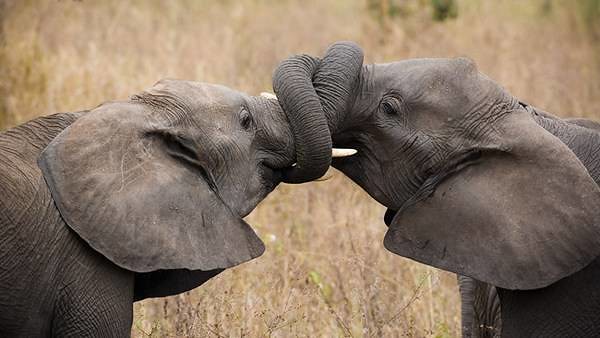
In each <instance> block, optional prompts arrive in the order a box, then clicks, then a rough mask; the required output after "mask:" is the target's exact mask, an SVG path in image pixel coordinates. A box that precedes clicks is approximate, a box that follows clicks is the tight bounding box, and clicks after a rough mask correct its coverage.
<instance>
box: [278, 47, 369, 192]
mask: <svg viewBox="0 0 600 338" xmlns="http://www.w3.org/2000/svg"><path fill="white" fill-rule="evenodd" d="M362 60H363V53H362V50H361V49H360V47H358V46H357V45H356V44H354V43H352V42H340V43H336V44H333V45H332V46H330V47H329V48H328V49H327V51H326V53H325V56H324V57H323V59H322V60H319V59H317V58H313V57H311V56H308V55H296V56H292V57H290V58H289V59H287V60H284V61H283V62H281V64H280V65H279V66H278V67H277V69H276V70H275V73H274V75H273V90H274V91H275V93H276V94H277V97H278V99H279V102H280V104H281V106H282V108H283V109H284V111H285V112H286V114H287V116H288V120H289V122H290V126H291V129H292V134H293V137H294V142H295V146H296V166H294V167H291V168H289V169H287V170H285V171H284V173H283V181H284V182H286V183H303V182H307V181H311V180H314V179H317V178H319V177H321V176H323V174H325V172H326V171H327V169H328V168H329V165H330V164H331V154H332V141H331V132H334V131H335V130H336V129H337V126H338V125H339V123H340V121H341V120H342V119H343V115H344V113H345V111H346V107H347V102H348V99H349V98H350V96H351V92H352V90H353V88H354V84H355V83H356V80H357V78H358V77H359V74H360V70H361V68H362Z"/></svg>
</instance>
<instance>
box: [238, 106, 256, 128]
mask: <svg viewBox="0 0 600 338" xmlns="http://www.w3.org/2000/svg"><path fill="white" fill-rule="evenodd" d="M240 124H241V125H242V128H244V129H246V130H249V129H250V128H252V127H253V125H254V120H253V118H252V114H250V112H249V111H248V110H246V109H245V108H244V109H242V111H241V112H240Z"/></svg>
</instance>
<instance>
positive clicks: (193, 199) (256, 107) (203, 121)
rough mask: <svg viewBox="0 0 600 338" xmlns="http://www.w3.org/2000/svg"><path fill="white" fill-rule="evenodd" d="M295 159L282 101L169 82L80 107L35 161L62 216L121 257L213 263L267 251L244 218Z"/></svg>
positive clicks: (177, 265)
mask: <svg viewBox="0 0 600 338" xmlns="http://www.w3.org/2000/svg"><path fill="white" fill-rule="evenodd" d="M326 136H327V137H329V134H326ZM294 161H295V147H294V143H293V137H292V135H291V130H290V129H289V125H288V121H287V119H286V116H285V115H284V114H283V112H282V110H281V107H280V105H279V104H278V102H277V101H276V100H274V99H269V98H264V97H250V96H247V95H245V94H242V93H239V92H236V91H233V90H231V89H228V88H226V87H222V86H218V85H210V84H203V83H197V82H190V81H177V80H163V81H160V82H158V83H157V84H156V85H155V86H154V87H152V88H151V89H149V90H147V91H145V92H143V93H141V94H138V95H134V96H133V97H131V98H130V99H129V100H127V101H124V102H111V103H106V104H103V105H100V106H98V107H97V108H95V109H93V110H91V111H89V112H86V113H84V114H83V115H82V116H81V117H80V118H79V119H77V120H76V121H75V122H74V123H73V124H72V125H70V126H69V127H68V128H66V129H65V130H64V131H63V132H62V133H61V134H60V135H59V136H57V137H56V138H55V139H54V140H53V141H52V142H51V143H50V144H49V145H48V146H47V148H46V149H45V150H44V151H43V153H42V155H41V157H40V159H39V166H40V168H41V169H42V172H43V174H44V177H45V179H46V181H47V184H48V186H49V188H50V191H51V194H52V196H53V199H54V201H55V203H56V206H57V207H58V209H59V211H60V213H61V215H62V217H63V218H64V220H65V221H66V223H67V224H68V225H69V226H70V227H71V228H72V229H73V230H74V231H75V232H76V233H77V234H79V236H80V237H81V238H83V239H84V240H85V241H86V242H87V243H89V245H90V246H91V247H92V248H94V249H95V250H97V251H98V252H100V253H101V254H103V255H104V256H106V257H107V258H109V259H110V260H111V261H112V262H114V263H115V264H117V265H119V266H121V267H123V268H125V269H128V270H131V271H135V272H149V271H156V270H163V269H189V270H203V271H208V270H214V269H224V268H228V267H231V266H234V265H237V264H240V263H242V262H244V261H247V260H249V259H252V258H254V257H257V256H259V255H261V254H262V252H263V251H264V246H263V243H262V242H261V241H260V239H259V238H258V237H257V236H256V234H255V233H254V232H253V231H252V229H251V228H250V227H249V226H248V224H247V223H245V222H244V220H243V219H242V218H243V217H244V216H246V215H247V214H248V213H249V212H250V211H251V210H252V209H253V208H254V207H255V206H256V205H257V204H258V202H259V201H261V200H262V199H263V198H264V197H265V196H266V195H267V194H268V193H269V192H271V191H272V190H273V189H274V188H275V186H276V185H277V184H278V183H279V182H280V181H281V177H282V174H281V173H282V171H283V170H284V168H289V167H291V165H292V164H293V162H294ZM307 164H310V163H304V165H307Z"/></svg>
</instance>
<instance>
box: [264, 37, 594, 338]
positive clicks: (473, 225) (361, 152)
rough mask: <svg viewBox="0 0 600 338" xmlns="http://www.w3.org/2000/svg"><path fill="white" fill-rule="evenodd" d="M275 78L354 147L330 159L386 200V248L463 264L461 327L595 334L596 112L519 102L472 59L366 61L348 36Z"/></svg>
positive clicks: (297, 58)
mask: <svg viewBox="0 0 600 338" xmlns="http://www.w3.org/2000/svg"><path fill="white" fill-rule="evenodd" d="M273 89H274V91H275V94H276V95H277V98H278V99H279V102H280V104H281V106H282V107H283V109H284V110H285V111H286V114H287V115H288V116H293V115H297V116H298V120H300V119H302V118H303V116H304V115H305V114H308V113H312V112H314V111H318V112H319V113H320V114H321V115H322V117H323V118H324V119H325V120H326V123H327V126H328V130H329V132H330V134H329V135H328V136H325V137H324V138H327V137H329V139H330V140H331V144H332V147H344V148H353V149H356V150H357V151H358V153H357V154H356V155H354V156H351V157H346V158H339V159H338V158H336V159H333V160H332V162H331V164H332V166H333V167H335V168H337V169H338V170H340V171H341V172H342V173H344V174H345V175H346V176H347V177H349V178H350V179H351V180H352V181H354V182H355V183H357V184H358V185H359V186H360V187H361V188H363V189H364V190H365V191H366V192H367V193H368V194H369V195H370V196H371V197H373V198H374V199H375V200H377V201H378V202H379V203H381V204H383V205H384V206H385V207H386V208H387V211H386V212H385V215H384V217H383V218H384V222H385V224H386V225H387V226H388V231H387V233H386V235H385V238H384V246H385V247H386V249H387V250H389V251H391V252H393V253H395V254H397V255H400V256H404V257H407V258H410V259H412V260H415V261H418V262H421V263H424V264H428V265H431V266H434V267H437V268H440V269H443V270H446V271H450V272H454V273H456V274H457V275H459V284H460V289H461V291H462V301H463V304H462V313H463V316H464V318H463V325H465V328H464V330H463V334H464V335H465V336H470V335H481V336H500V335H501V336H503V337H522V336H526V337H569V336H572V337H582V336H600V289H599V288H597V287H596V283H597V282H598V281H600V259H599V258H598V256H599V254H600V245H599V244H600V209H599V208H598V205H599V203H600V188H599V185H598V183H599V182H600V181H599V180H600V151H599V149H600V133H598V130H599V128H598V124H597V123H595V122H593V121H589V120H586V119H575V120H565V119H561V118H558V117H556V116H554V115H552V114H550V113H547V112H545V111H543V110H541V109H539V108H536V107H534V106H532V105H530V104H527V103H525V102H523V101H521V100H519V99H518V98H516V97H514V96H513V95H511V94H510V93H509V92H508V91H507V90H506V89H504V88H503V87H502V86H500V85H499V84H497V83H496V82H495V81H493V80H492V79H491V78H489V77H487V76H486V75H484V74H482V73H481V72H480V71H479V70H478V69H477V66H476V64H475V63H474V61H472V60H471V59H468V58H465V57H459V58H428V59H410V60H403V61H397V62H391V63H386V64H369V65H363V52H362V50H361V48H360V47H359V46H358V45H357V44H355V43H353V42H338V43H335V44H333V45H331V46H330V47H329V48H328V49H327V51H326V52H325V54H324V56H322V57H320V58H319V57H313V56H310V55H304V54H303V55H294V56H291V57H289V58H288V59H286V60H284V61H282V62H281V63H280V64H279V66H278V67H277V69H276V70H275V72H274V75H273ZM301 100H302V101H303V102H305V104H303V105H300V104H299V103H298V102H299V101H301ZM323 118H322V119H323ZM290 121H291V122H293V121H295V120H294V119H292V118H290ZM294 125H297V126H300V125H301V124H300V123H299V122H294V123H292V125H291V127H292V129H293V128H294ZM326 150H327V148H325V149H321V150H318V151H321V152H325V151H326ZM314 151H317V150H314ZM480 321H484V322H483V323H484V324H486V325H481V323H482V322H480ZM488 323H489V325H488ZM500 323H501V325H498V326H501V327H495V326H494V325H495V324H500ZM472 326H477V327H478V328H479V329H480V330H476V331H473V330H472Z"/></svg>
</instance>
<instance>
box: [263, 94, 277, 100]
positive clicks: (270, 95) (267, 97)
mask: <svg viewBox="0 0 600 338" xmlns="http://www.w3.org/2000/svg"><path fill="white" fill-rule="evenodd" d="M260 96H262V97H264V98H265V99H269V100H277V96H275V94H273V93H268V92H262V93H260Z"/></svg>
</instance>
